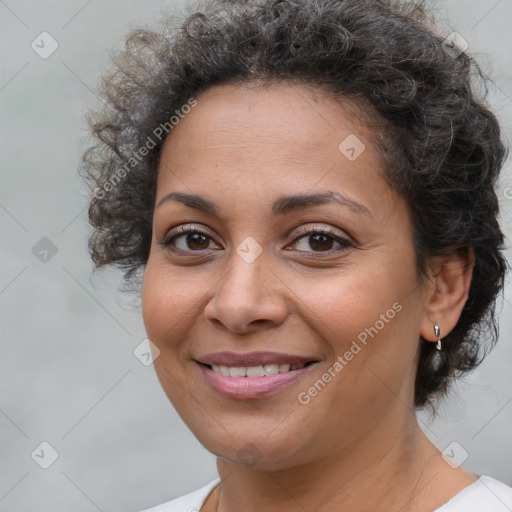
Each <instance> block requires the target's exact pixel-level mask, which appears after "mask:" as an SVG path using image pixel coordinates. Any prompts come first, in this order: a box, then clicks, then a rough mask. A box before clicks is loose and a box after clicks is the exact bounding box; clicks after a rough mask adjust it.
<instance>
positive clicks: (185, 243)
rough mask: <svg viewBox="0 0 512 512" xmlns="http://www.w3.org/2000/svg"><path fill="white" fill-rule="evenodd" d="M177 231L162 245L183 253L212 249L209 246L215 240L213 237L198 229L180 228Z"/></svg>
mask: <svg viewBox="0 0 512 512" xmlns="http://www.w3.org/2000/svg"><path fill="white" fill-rule="evenodd" d="M176 231H178V233H176ZM176 231H175V232H174V234H171V235H170V236H168V237H167V238H166V239H165V240H164V242H162V243H161V244H160V245H162V246H164V247H174V248H175V249H177V250H178V251H181V252H197V251H204V250H207V249H210V248H211V247H209V245H210V242H211V241H212V240H213V239H212V237H211V236H210V235H209V234H208V233H206V232H204V231H201V230H200V229H198V228H187V227H184V226H180V228H178V229H177V230H176Z"/></svg>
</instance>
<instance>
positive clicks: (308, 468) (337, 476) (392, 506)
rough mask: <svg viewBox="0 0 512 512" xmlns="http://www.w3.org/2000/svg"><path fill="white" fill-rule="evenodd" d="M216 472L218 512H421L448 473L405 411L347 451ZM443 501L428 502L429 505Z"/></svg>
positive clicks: (227, 466) (226, 465)
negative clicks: (298, 461)
mask: <svg viewBox="0 0 512 512" xmlns="http://www.w3.org/2000/svg"><path fill="white" fill-rule="evenodd" d="M340 444H341V443H340ZM444 466H446V467H444ZM217 467H218V472H219V476H220V477H221V480H222V484H221V486H220V492H218V493H217V494H216V496H215V497H214V498H213V500H215V501H216V505H217V506H216V507H215V508H216V510H217V511H218V512H232V511H238V510H244V512H253V511H254V512H255V511H262V510H264V511H265V512H274V511H276V512H277V511H279V512H282V510H290V511H292V510H297V511H299V510H316V511H318V512H322V511H327V510H337V511H340V512H344V511H354V510H373V511H375V512H377V511H389V510H399V509H400V510H402V511H403V512H406V511H407V510H412V509H413V508H412V507H413V506H414V507H416V508H414V510H422V509H423V507H420V508H418V507H417V506H416V505H417V504H418V503H419V502H421V503H426V501H425V498H424V497H425V495H426V494H428V490H429V489H430V488H431V487H432V485H434V484H435V482H438V481H439V478H440V473H442V472H444V471H446V469H450V468H449V467H448V465H447V464H446V463H444V462H443V461H442V460H440V456H439V452H438V451H437V450H436V449H435V447H434V446H433V445H432V444H431V443H430V441H428V439H427V438H426V436H425V435H424V434H423V432H422V431H421V430H420V428H419V426H418V424H417V421H416V418H415V416H414V415H413V414H410V413H409V412H407V414H406V415H405V416H404V417H403V418H402V421H401V423H398V424H397V422H396V417H395V418H394V419H393V421H391V418H389V420H388V421H386V419H383V421H382V422H380V423H379V424H378V426H377V427H375V428H374V429H373V430H371V431H369V432H367V433H366V434H365V435H364V436H362V437H360V438H358V439H357V440H356V441H355V442H354V443H351V446H350V447H346V446H341V447H336V449H333V450H331V451H330V453H328V454H324V456H323V457H322V458H321V459H317V460H313V461H308V462H306V463H303V464H298V465H293V466H291V467H289V468H287V469H280V470H278V471H270V470H269V471H267V470H264V471H262V470H256V469H249V468H246V467H243V466H240V465H239V464H233V463H232V462H230V461H228V460H226V459H220V458H219V459H218V460H217ZM473 480H474V477H473ZM461 488H462V487H461ZM449 492H450V491H448V493H449ZM449 497H451V495H449V496H448V497H447V498H446V499H449ZM436 499H437V502H436ZM443 499H444V498H441V497H437V498H436V497H433V498H429V500H430V502H431V503H430V505H429V506H431V504H432V503H434V502H435V503H437V504H436V505H435V506H440V505H441V504H442V503H444V501H446V500H444V501H443ZM425 510H429V509H428V508H425ZM430 510H432V508H430Z"/></svg>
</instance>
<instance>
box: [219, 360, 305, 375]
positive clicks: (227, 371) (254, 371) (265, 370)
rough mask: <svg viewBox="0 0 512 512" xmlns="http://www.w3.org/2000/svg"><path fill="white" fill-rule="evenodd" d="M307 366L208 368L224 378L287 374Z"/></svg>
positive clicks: (270, 365) (274, 365) (277, 365)
mask: <svg viewBox="0 0 512 512" xmlns="http://www.w3.org/2000/svg"><path fill="white" fill-rule="evenodd" d="M308 364H311V363H304V364H294V365H291V364H266V365H264V366H262V365H259V366H223V365H217V364H214V365H211V366H210V368H211V369H212V370H213V371H214V372H215V373H220V374H221V375H223V376H224V377H235V378H237V377H265V376H267V375H277V374H278V373H288V372H292V371H294V370H299V369H300V368H304V367H305V366H307V365H308Z"/></svg>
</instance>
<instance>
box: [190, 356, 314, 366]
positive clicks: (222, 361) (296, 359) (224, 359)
mask: <svg viewBox="0 0 512 512" xmlns="http://www.w3.org/2000/svg"><path fill="white" fill-rule="evenodd" d="M196 360H197V361H198V362H200V363H203V364H207V365H210V366H212V365H214V364H215V365H219V366H231V367H241V366H264V365H266V364H290V365H294V364H306V363H307V362H309V361H316V360H317V359H316V358H315V357H304V356H298V355H293V354H283V353H279V352H247V353H245V354H244V353H237V352H215V353H214V354H207V355H205V356H202V357H198V358H196Z"/></svg>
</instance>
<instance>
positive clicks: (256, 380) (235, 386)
mask: <svg viewBox="0 0 512 512" xmlns="http://www.w3.org/2000/svg"><path fill="white" fill-rule="evenodd" d="M221 354H222V357H219V356H220V355H221ZM214 356H215V357H214ZM233 356H236V357H233ZM281 356H282V358H281V359H280V358H276V354H275V353H262V352H259V353H253V354H246V355H238V354H233V353H232V352H229V353H228V352H223V353H219V354H212V356H211V357H207V358H202V361H201V362H199V361H196V363H197V366H198V367H199V369H200V370H201V373H202V374H203V377H204V379H205V381H206V384H207V385H208V386H209V387H210V388H212V389H213V390H214V391H216V392H217V393H218V394H220V395H222V396H224V397H226V398H230V399H234V400H251V399H255V398H262V397H265V396H270V395H273V394H276V393H278V392H279V391H281V390H282V389H283V388H285V387H287V386H290V385H291V384H293V383H295V382H297V381H298V380H300V379H302V378H303V377H305V376H306V375H307V374H309V373H310V372H311V370H313V369H314V368H315V366H316V365H317V363H318V361H316V360H315V362H313V363H311V364H310V365H308V366H305V367H304V368H299V369H297V370H290V371H288V372H286V373H278V374H276V375H266V376H264V377H227V376H224V375H221V374H220V373H217V372H215V371H213V370H212V369H211V368H208V366H206V364H219V365H223V366H259V365H261V364H271V362H273V363H274V364H286V363H287V362H290V361H294V363H293V364H302V363H306V362H309V361H314V359H308V358H303V357H298V356H294V357H293V358H290V356H286V355H285V354H281ZM270 357H271V359H269V358H270ZM285 357H288V359H285ZM206 359H208V360H209V361H215V362H212V363H206V362H203V361H205V360H206ZM221 361H222V362H221ZM227 363H229V364H227Z"/></svg>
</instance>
